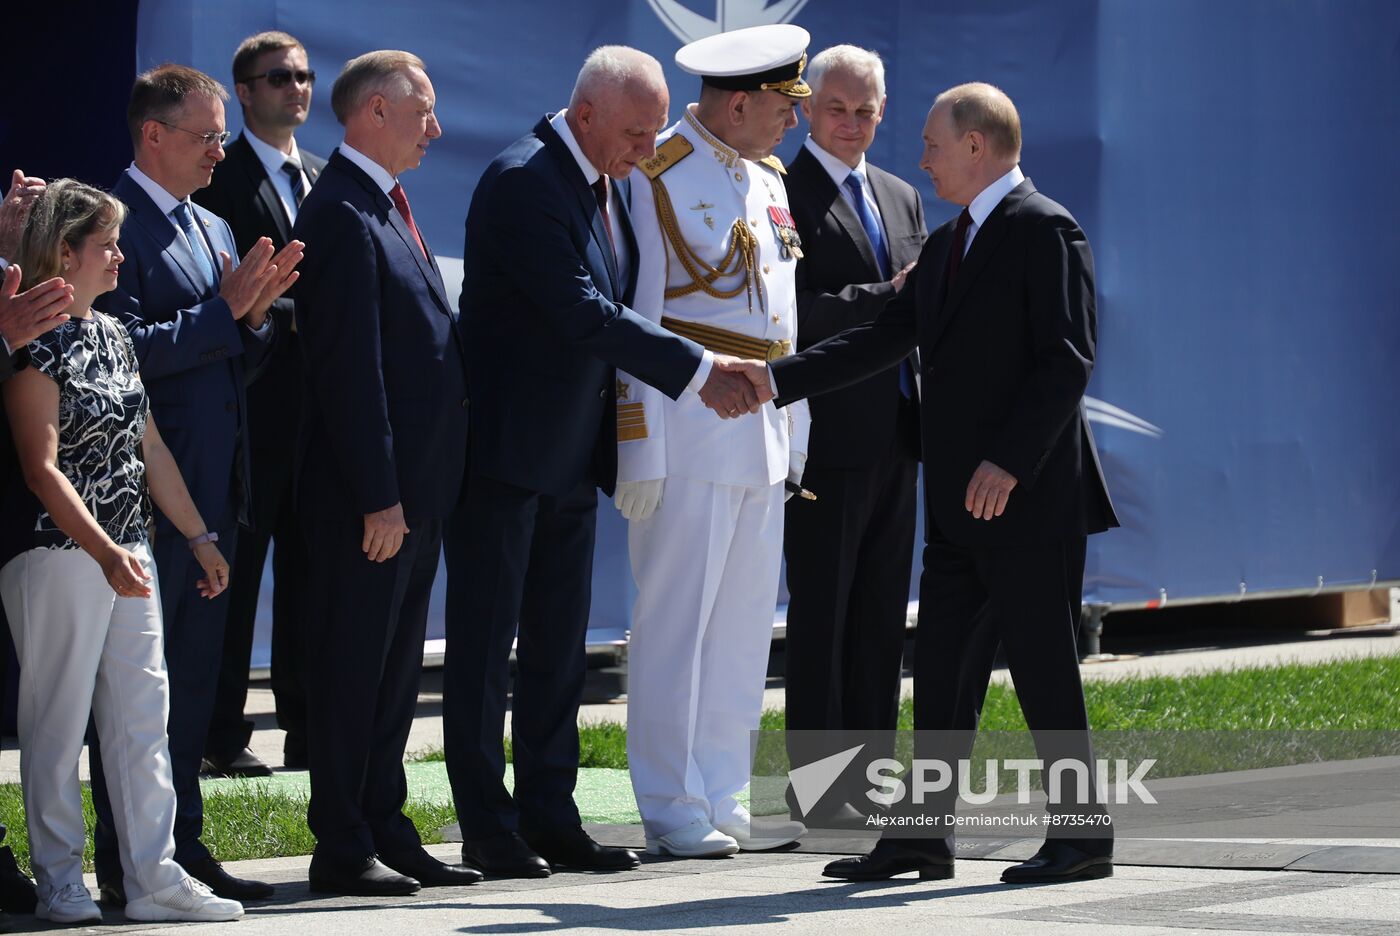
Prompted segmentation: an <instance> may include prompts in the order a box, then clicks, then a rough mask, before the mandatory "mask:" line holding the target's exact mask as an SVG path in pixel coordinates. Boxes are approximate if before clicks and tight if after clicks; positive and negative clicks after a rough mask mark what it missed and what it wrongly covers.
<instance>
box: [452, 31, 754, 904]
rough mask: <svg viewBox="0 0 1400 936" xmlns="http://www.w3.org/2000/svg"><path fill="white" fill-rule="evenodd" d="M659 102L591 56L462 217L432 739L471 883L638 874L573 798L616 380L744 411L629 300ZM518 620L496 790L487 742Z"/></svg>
mask: <svg viewBox="0 0 1400 936" xmlns="http://www.w3.org/2000/svg"><path fill="white" fill-rule="evenodd" d="M669 102H670V98H669V95H668V93H667V90H666V83H665V78H664V77H663V75H662V72H661V66H660V65H659V64H658V63H657V62H656V60H655V59H654V58H652V57H651V56H649V55H646V54H644V53H642V52H638V51H637V50H635V49H629V48H625V47H621V46H605V47H603V48H601V49H598V50H596V51H595V52H593V53H592V54H591V55H590V56H589V58H588V60H587V61H586V62H585V63H584V66H583V69H582V71H581V72H580V73H579V77H578V81H577V83H576V85H575V87H574V92H573V96H572V98H571V99H570V102H569V107H568V108H567V110H564V111H561V112H560V113H558V114H554V115H550V116H547V117H545V118H544V119H542V120H540V122H539V123H537V124H536V125H535V128H534V129H533V130H532V131H531V132H530V133H528V134H526V135H525V136H524V137H521V138H520V139H519V140H517V141H516V142H515V143H513V144H511V145H510V146H509V147H507V148H506V150H505V151H504V152H502V153H501V154H500V155H499V156H498V157H497V158H496V160H495V161H494V162H492V164H491V165H490V167H488V168H487V170H486V172H485V174H484V175H483V176H482V178H481V181H480V183H479V184H478V185H477V188H476V192H475V194H474V195H473V196H472V202H471V208H470V210H469V212H468V215H467V239H466V251H465V258H466V269H465V282H464V285H463V289H462V299H461V310H462V328H463V332H464V335H465V337H466V344H467V353H468V357H469V361H470V371H471V383H472V392H473V396H472V438H471V464H470V468H469V477H468V480H467V484H466V489H465V491H464V494H463V499H462V503H461V504H460V505H459V507H458V509H457V512H456V514H455V515H454V517H453V520H452V522H451V524H450V529H449V531H448V536H447V562H448V590H447V658H446V662H445V673H444V679H443V682H444V686H445V688H444V700H443V702H444V705H443V722H444V724H443V728H444V735H445V744H446V749H447V769H448V775H449V777H450V778H451V781H452V792H453V798H454V800H455V801H456V806H457V817H458V820H459V821H460V823H461V827H462V836H463V840H464V844H463V847H462V856H463V859H464V860H465V861H467V862H469V863H471V864H474V865H476V866H478V867H480V868H481V869H482V870H484V871H485V872H486V873H488V874H494V875H501V876H511V877H543V876H545V875H548V874H549V873H550V866H551V865H562V866H568V867H574V868H584V869H590V870H625V869H628V868H634V867H636V866H637V864H638V859H637V856H636V855H635V854H633V853H632V852H630V851H626V850H623V849H604V848H600V847H599V846H598V845H597V844H595V843H594V842H593V841H592V839H590V838H589V837H588V836H587V835H586V834H585V833H584V831H583V829H582V827H581V825H580V821H579V813H578V809H577V808H576V807H575V805H574V802H573V789H574V782H575V779H576V776H577V769H578V730H577V718H578V706H579V701H580V698H581V695H582V691H583V679H584V670H585V658H584V631H585V629H586V627H587V624H588V609H589V597H590V587H591V576H592V564H593V537H594V524H595V519H596V514H597V491H596V489H597V488H602V489H603V491H605V492H606V493H608V494H612V492H613V488H614V484H615V482H616V477H617V438H618V425H619V418H618V413H617V411H618V394H617V388H616V383H617V378H616V369H617V368H622V369H624V370H626V371H628V372H630V373H632V374H633V375H635V376H636V377H637V378H638V379H640V380H643V381H645V382H647V383H649V384H651V385H652V386H655V387H657V388H658V389H660V390H662V391H663V392H664V393H666V394H667V395H668V396H670V397H672V398H675V397H678V396H680V395H681V394H682V393H688V392H693V393H698V394H699V395H700V398H701V399H702V400H703V401H704V402H705V403H706V405H708V406H710V407H711V408H712V409H715V410H716V411H717V412H719V413H721V414H723V415H726V416H728V415H740V414H747V413H748V412H749V411H750V410H756V409H757V405H758V404H757V395H756V393H755V390H754V387H753V385H752V384H751V383H750V382H749V381H748V380H747V379H740V380H738V381H735V380H733V379H732V378H734V377H736V376H739V375H735V374H726V373H725V372H723V371H722V370H720V369H719V368H718V367H716V366H714V361H715V357H714V355H712V354H711V353H710V352H708V351H706V350H704V349H703V348H701V347H700V346H699V345H698V344H696V343H694V342H692V341H690V340H688V339H685V338H681V337H678V336H676V335H673V334H671V333H670V332H667V331H665V330H664V329H662V328H661V327H660V326H658V325H655V324H653V323H651V322H649V321H647V320H646V319H645V318H643V317H642V316H640V315H638V314H636V313H635V312H633V311H632V310H631V309H630V308H628V306H627V303H628V302H629V301H630V298H631V296H632V293H633V290H634V289H635V285H636V277H637V247H636V239H635V237H634V235H633V231H632V225H631V222H630V220H629V218H628V213H627V207H626V206H627V192H626V191H625V187H626V183H625V182H624V181H622V180H625V179H626V178H627V175H628V173H630V172H631V171H632V167H633V166H634V165H636V164H637V163H638V162H639V161H640V160H643V159H647V158H650V157H651V156H652V155H653V154H654V153H655V149H656V148H655V138H656V134H657V132H658V131H660V130H661V129H663V128H664V127H665V126H666V122H667V121H666V118H667V110H668V106H669ZM517 623H518V624H519V642H518V645H517V649H516V657H517V661H518V663H519V666H518V670H517V675H516V677H515V693H514V706H513V714H512V719H511V732H512V737H513V740H514V753H515V763H514V766H515V792H514V796H513V797H512V795H511V794H510V793H509V792H507V791H506V788H505V786H504V784H503V773H504V770H505V757H504V752H503V750H502V736H503V734H504V731H505V706H506V694H507V691H508V682H509V673H510V651H511V644H512V641H513V640H514V639H515V637H516V630H517Z"/></svg>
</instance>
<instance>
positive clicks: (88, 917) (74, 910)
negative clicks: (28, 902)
mask: <svg viewBox="0 0 1400 936" xmlns="http://www.w3.org/2000/svg"><path fill="white" fill-rule="evenodd" d="M34 915H35V916H36V917H38V918H39V919H41V920H52V921H53V922H55V923H101V922H102V911H101V910H100V909H98V906H97V904H95V903H93V900H92V895H91V894H89V893H88V889H87V888H86V887H84V886H83V885H81V884H77V883H74V884H64V885H63V886H62V887H60V888H59V889H58V890H54V891H50V892H49V895H48V896H47V897H45V896H43V894H42V892H41V893H40V895H39V901H38V903H36V904H35V905H34Z"/></svg>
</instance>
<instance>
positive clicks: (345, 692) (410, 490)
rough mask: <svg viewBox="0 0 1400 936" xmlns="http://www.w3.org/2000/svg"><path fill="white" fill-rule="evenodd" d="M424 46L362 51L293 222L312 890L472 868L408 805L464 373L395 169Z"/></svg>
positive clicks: (446, 876) (420, 123) (420, 92)
mask: <svg viewBox="0 0 1400 936" xmlns="http://www.w3.org/2000/svg"><path fill="white" fill-rule="evenodd" d="M434 103H435V96H434V93H433V85H432V82H431V81H429V80H428V75H427V72H426V71H425V70H424V66H423V62H422V60H421V59H419V58H418V57H417V56H416V55H413V54H411V53H408V52H397V51H378V52H368V53H366V54H364V55H361V56H359V57H358V58H354V59H351V60H350V61H349V62H347V63H346V64H345V68H344V69H343V70H342V71H341V73H340V77H338V78H337V79H336V82H335V87H334V88H333V89H332V90H331V108H332V109H333V110H334V111H335V116H336V119H337V120H339V121H340V123H341V124H342V125H343V126H344V127H345V140H344V142H343V143H341V145H340V147H339V148H338V149H337V150H336V151H335V153H334V154H332V156H331V159H330V162H329V163H328V164H327V165H326V168H325V171H323V172H322V173H321V178H320V179H319V180H318V181H317V183H316V186H315V187H314V188H313V189H312V190H311V193H310V194H309V195H308V196H307V197H306V201H304V202H303V203H302V206H301V211H300V212H299V214H298V215H297V223H296V226H295V228H294V233H295V235H296V236H297V237H299V238H304V239H305V240H306V241H307V243H308V245H309V249H308V251H307V258H306V264H305V273H304V278H303V280H302V283H301V287H300V288H299V289H298V291H297V306H296V322H297V331H298V334H299V335H300V337H301V349H302V357H303V360H302V366H303V368H304V372H305V374H306V387H307V394H306V399H305V412H304V416H303V419H302V432H301V436H300V439H299V444H298V449H297V455H298V474H297V482H296V483H297V489H296V490H297V508H298V512H299V513H300V515H301V520H302V527H303V529H304V531H305V534H306V539H307V548H308V549H309V551H310V556H311V580H310V583H309V588H308V601H307V638H308V640H309V642H310V645H311V646H313V647H315V648H317V649H316V652H315V653H313V654H310V655H309V658H308V670H307V681H308V683H309V685H308V689H309V690H310V694H309V705H308V712H307V714H308V719H307V729H308V742H309V749H308V753H309V756H310V765H311V803H310V806H309V807H308V809H307V817H306V818H307V824H308V825H309V826H310V827H311V831H312V832H313V833H314V834H315V836H316V850H315V853H314V854H313V856H312V859H311V875H310V877H311V887H312V889H313V890H318V891H327V892H333V893H347V894H365V895H396V894H397V895H402V894H410V893H413V892H415V891H417V890H418V888H419V886H420V884H421V885H426V886H433V885H451V884H470V883H473V882H475V881H478V880H480V878H481V875H480V874H478V873H477V872H476V871H474V870H472V869H470V868H462V867H457V866H452V865H445V864H443V863H442V862H439V861H437V860H436V859H434V858H433V857H432V856H430V855H429V854H428V853H427V852H425V851H424V850H423V846H422V843H421V840H420V839H419V836H418V832H417V830H416V829H415V828H414V826H413V823H412V821H410V820H409V819H408V817H406V816H405V815H404V814H403V804H404V800H405V799H406V798H407V795H408V788H407V782H406V780H405V778H404V770H403V753H404V747H405V745H406V744H407V743H408V732H409V728H410V727H411V726H412V723H413V712H414V708H415V707H416V705H417V702H418V678H419V674H420V671H421V669H422V666H423V635H424V631H425V629H426V627H427V621H428V595H429V592H430V591H431V589H432V584H433V577H434V576H435V575H436V573H437V566H438V555H439V551H440V546H441V542H442V518H443V517H444V516H446V515H447V513H448V511H449V510H450V509H451V507H452V504H453V503H454V502H455V501H456V499H457V493H458V491H459V490H460V486H461V481H462V466H463V461H464V456H465V451H464V447H463V442H464V440H465V439H466V435H467V380H466V368H465V361H464V360H463V356H462V345H461V339H460V336H459V335H458V333H457V316H456V314H455V313H454V311H453V309H452V305H451V303H450V302H448V300H447V296H446V294H445V293H444V291H443V283H442V276H441V274H440V273H439V272H438V268H437V264H436V262H435V261H434V260H433V255H432V253H431V252H430V251H429V250H428V247H427V242H426V241H425V240H424V239H423V236H422V232H421V231H420V230H419V229H418V227H417V225H416V224H415V223H414V221H413V212H412V209H411V208H410V206H409V202H408V196H407V194H406V193H405V192H404V188H403V186H402V185H401V184H400V183H399V182H398V180H397V177H398V176H399V175H400V174H401V173H403V172H405V171H407V170H409V169H414V168H417V166H418V164H419V162H420V161H421V160H422V158H423V154H424V153H425V152H426V151H427V149H428V146H429V144H430V143H431V142H432V141H433V140H435V139H437V138H438V137H440V136H442V129H441V128H440V127H439V126H438V122H437V117H436V116H435V115H434V113H433V106H434Z"/></svg>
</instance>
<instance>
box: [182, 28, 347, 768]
mask: <svg viewBox="0 0 1400 936" xmlns="http://www.w3.org/2000/svg"><path fill="white" fill-rule="evenodd" d="M233 81H234V84H233V88H234V92H235V93H236V94H237V95H238V103H239V104H240V105H242V109H243V132H242V133H241V134H240V135H239V136H238V137H236V138H235V139H234V140H233V141H232V142H230V143H229V144H228V146H226V147H224V161H223V162H221V163H220V164H219V165H218V167H217V168H215V170H214V178H213V180H212V181H211V182H210V183H209V187H208V188H204V189H200V190H199V191H198V192H196V193H195V195H194V200H195V201H196V202H198V203H199V204H201V205H203V206H204V207H205V208H208V209H209V210H210V211H212V212H214V213H215V214H216V215H218V216H219V217H221V218H223V219H224V220H225V221H227V222H228V224H229V227H230V228H232V229H233V239H234V241H235V242H236V243H237V244H238V249H239V250H240V251H247V250H249V249H251V248H252V246H253V245H254V244H255V243H257V240H258V238H260V237H269V238H271V239H272V244H273V246H274V247H276V248H278V249H279V250H280V249H281V248H282V247H284V246H285V245H286V244H287V242H288V241H290V240H291V239H292V225H293V224H295V223H296V219H297V209H298V208H299V207H300V206H301V202H302V199H304V198H305V197H306V193H307V192H308V191H310V188H311V186H312V184H314V183H315V181H316V177H317V176H318V175H320V174H321V170H322V169H323V168H324V167H325V165H326V161H325V160H324V159H322V158H321V157H320V156H317V155H315V154H313V153H308V152H307V151H306V150H304V149H302V148H301V147H299V146H298V145H297V141H296V137H295V136H294V135H293V134H294V131H295V130H296V128H297V127H300V126H301V125H302V124H303V123H305V122H306V118H307V115H308V114H309V113H310V108H311V86H312V85H313V84H314V83H315V81H316V73H315V72H313V71H311V70H310V68H309V67H308V66H307V61H306V49H304V48H303V47H302V45H301V43H300V42H298V41H297V40H296V39H295V38H293V37H292V36H289V35H288V34H286V33H284V32H265V33H258V34H257V35H255V36H249V37H248V38H247V39H244V40H243V42H242V43H240V44H239V46H238V50H237V51H236V52H234V55H233ZM292 302H293V300H292V298H291V297H290V296H283V297H282V298H280V299H278V300H277V301H276V302H274V303H273V304H272V309H271V310H270V311H269V314H270V315H271V316H272V318H273V320H274V321H275V322H276V323H277V343H276V345H275V346H274V347H273V349H272V353H271V354H270V355H269V356H268V359H267V360H266V361H265V362H264V363H263V366H262V368H261V369H260V370H259V372H258V375H257V377H256V379H255V380H254V381H253V383H252V384H251V385H250V386H249V387H248V450H249V457H250V458H251V460H252V467H253V483H252V488H253V505H252V508H253V509H252V514H251V517H250V518H249V519H250V520H251V521H252V522H251V524H250V526H249V528H248V529H247V530H244V531H243V535H242V536H240V537H239V538H238V550H237V553H236V554H235V555H234V556H233V557H232V558H233V581H232V582H231V583H230V585H229V607H228V622H227V624H226V625H225V627H224V655H223V661H222V663H221V665H220V668H219V688H218V691H217V693H216V695H215V698H214V717H213V719H212V720H211V721H210V723H209V738H208V740H207V741H206V742H205V746H204V762H205V766H206V768H207V769H209V770H210V771H212V772H213V773H216V774H221V775H224V776H231V777H256V776H267V775H268V774H270V773H271V772H272V771H271V770H270V769H269V768H268V766H267V765H266V764H264V763H263V762H262V760H261V759H259V758H258V756H257V755H256V754H254V753H253V752H252V751H250V750H249V749H248V741H249V739H250V738H251V737H252V734H253V723H252V722H251V721H248V720H246V719H245V718H244V717H243V706H244V704H245V703H246V702H247V699H248V667H249V664H250V662H251V657H252V651H253V624H254V621H255V620H256V618H257V614H258V592H259V590H260V586H261V584H262V576H263V565H264V563H265V561H266V559H267V548H268V545H269V543H274V542H275V544H276V549H274V550H273V554H272V575H273V593H272V692H273V694H274V696H275V697H276V699H277V725H278V727H279V728H281V729H282V730H283V731H285V732H286V733H287V736H286V741H285V743H284V745H283V763H284V765H285V766H287V767H296V768H304V767H305V766H306V680H305V675H304V673H303V670H304V668H305V665H306V664H305V656H306V653H305V649H304V648H305V644H306V633H305V628H304V622H305V618H306V611H305V592H306V575H307V572H306V568H307V558H306V543H305V541H304V540H303V539H302V535H301V530H300V529H299V527H298V525H297V519H296V513H295V511H294V509H293V504H292V461H293V457H294V453H295V451H296V438H297V427H298V425H299V424H300V422H301V396H302V389H301V380H302V377H301V351H300V348H299V347H298V344H299V340H298V335H297V332H296V329H295V328H294V327H293V322H292V309H293V304H292Z"/></svg>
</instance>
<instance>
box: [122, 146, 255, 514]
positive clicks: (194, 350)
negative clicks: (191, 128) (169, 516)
mask: <svg viewBox="0 0 1400 936" xmlns="http://www.w3.org/2000/svg"><path fill="white" fill-rule="evenodd" d="M112 194H114V195H116V196H117V197H118V198H120V199H121V200H122V201H123V202H125V203H126V207H127V209H128V213H127V216H126V223H125V224H123V225H122V233H121V248H122V253H123V254H125V255H126V261H125V262H124V263H122V265H121V272H120V274H119V275H118V278H117V288H116V289H115V290H113V291H112V292H109V293H106V294H105V295H102V296H99V297H98V299H97V301H96V302H95V303H94V306H95V307H96V308H97V309H99V310H100V311H103V312H106V313H107V314H109V315H113V316H116V318H117V319H118V320H119V321H120V322H121V323H122V324H123V325H125V326H126V330H127V332H128V333H130V335H131V341H132V344H133V345H135V347H136V358H137V360H138V361H139V362H140V365H141V380H142V382H143V383H144V384H145V385H146V390H147V393H148V394H149V396H150V401H151V412H152V414H153V415H154V416H155V421H156V426H157V427H158V428H159V429H160V434H161V437H162V438H163V439H164V440H165V443H166V445H168V446H169V447H170V452H171V454H173V455H174V456H175V462H176V464H177V465H179V466H180V474H181V475H182V476H183V477H184V479H185V486H186V487H188V488H189V491H190V496H191V497H192V498H193V499H194V503H195V506H196V507H198V508H199V513H200V516H201V517H203V518H204V522H205V523H206V524H208V525H209V528H210V529H219V528H221V527H223V528H226V527H227V526H229V525H231V524H232V523H233V522H234V521H235V520H241V521H243V522H246V521H247V516H248V509H249V506H250V501H251V494H250V491H251V488H250V487H249V481H250V479H251V467H250V464H249V461H248V446H247V445H246V444H243V445H240V444H239V438H240V436H241V437H242V438H243V439H244V440H246V439H247V426H246V424H245V420H246V413H247V411H248V402H247V397H246V395H245V392H244V387H245V384H246V379H247V376H248V372H249V371H251V370H254V369H256V368H257V367H258V365H259V364H261V363H262V360H263V359H264V358H265V357H266V356H267V352H268V350H269V349H270V347H271V341H272V337H273V335H274V334H275V331H276V330H275V328H270V329H268V330H267V331H266V333H265V334H263V335H262V336H258V335H255V334H254V333H253V330H252V329H251V328H248V327H247V326H246V325H243V324H241V323H239V322H236V321H234V318H233V314H232V312H231V311H230V310H229V307H228V303H227V302H225V301H224V300H223V299H221V298H219V286H218V283H213V284H210V283H207V282H205V281H204V279H203V276H202V275H201V273H200V272H199V267H198V265H197V264H196V261H195V258H194V257H193V256H192V255H191V254H190V251H189V248H188V247H186V246H185V240H184V238H182V237H180V235H179V233H178V232H177V231H176V229H175V222H174V221H172V220H171V219H170V218H169V217H168V216H166V215H165V214H163V213H162V212H161V210H160V209H159V208H157V207H156V203H155V202H153V201H152V200H151V197H150V196H149V195H147V194H146V192H145V190H144V189H142V188H141V186H140V185H138V184H137V183H136V181H135V180H134V179H132V178H131V175H130V174H129V173H126V172H124V173H122V177H121V178H120V179H119V180H118V181H117V184H116V187H115V188H113V189H112ZM194 214H195V218H196V220H197V221H198V222H199V227H200V229H201V231H202V232H203V234H204V235H205V237H206V238H207V241H208V246H209V248H210V250H211V256H213V257H218V255H219V251H221V250H222V251H224V252H225V253H227V254H228V255H229V257H230V259H232V260H233V262H234V263H235V264H236V263H237V262H238V248H237V247H236V246H235V245H234V240H233V233H232V232H231V231H230V230H229V227H228V225H227V224H226V223H224V221H223V219H222V218H220V217H219V216H218V215H215V214H211V213H210V212H209V211H207V210H205V209H204V208H201V207H200V206H199V205H195V206H194ZM218 272H220V271H219V270H218V269H217V268H216V274H217V273H218ZM216 278H217V277H216ZM235 457H237V458H239V459H241V462H242V464H241V466H240V467H239V468H238V470H237V472H235V466H234V459H235ZM235 484H236V489H232V490H231V488H232V487H233V486H234V485H235ZM156 513H157V529H160V528H161V527H162V526H164V527H166V528H169V521H167V520H166V519H165V517H164V516H163V515H161V514H160V512H159V511H157V512H156Z"/></svg>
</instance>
